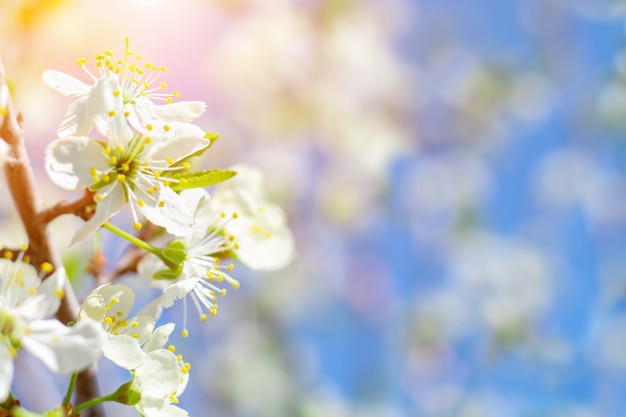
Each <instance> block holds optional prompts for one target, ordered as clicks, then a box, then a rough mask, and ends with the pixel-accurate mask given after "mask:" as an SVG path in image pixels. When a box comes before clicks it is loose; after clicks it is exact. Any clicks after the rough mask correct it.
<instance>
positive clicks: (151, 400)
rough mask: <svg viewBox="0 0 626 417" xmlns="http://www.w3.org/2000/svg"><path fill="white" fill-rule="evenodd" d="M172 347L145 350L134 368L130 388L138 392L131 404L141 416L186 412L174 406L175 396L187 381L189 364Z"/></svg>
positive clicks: (171, 416) (161, 416)
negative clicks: (140, 363) (137, 398)
mask: <svg viewBox="0 0 626 417" xmlns="http://www.w3.org/2000/svg"><path fill="white" fill-rule="evenodd" d="M180 363H181V361H180V360H179V358H178V357H177V356H176V355H175V354H174V353H173V352H171V351H169V350H166V349H158V350H153V351H151V352H148V353H147V354H146V358H145V360H144V362H143V363H142V365H141V366H139V367H138V368H137V369H135V370H134V371H133V381H132V384H131V389H133V390H135V391H138V392H139V393H140V394H141V399H140V400H139V402H138V403H137V404H135V405H134V407H135V409H136V410H137V411H138V412H139V413H140V414H141V415H142V416H144V417H184V416H188V413H187V412H186V411H185V410H183V409H182V408H179V407H177V406H176V405H174V404H176V403H177V402H178V397H179V396H180V395H181V394H182V393H183V391H184V389H185V385H186V374H187V372H188V371H189V367H188V364H186V366H185V365H183V366H182V367H181V365H180Z"/></svg>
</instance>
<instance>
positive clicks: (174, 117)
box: [42, 39, 206, 137]
mask: <svg viewBox="0 0 626 417" xmlns="http://www.w3.org/2000/svg"><path fill="white" fill-rule="evenodd" d="M125 42H126V48H125V51H124V56H123V58H122V59H121V60H119V61H115V60H114V58H113V53H112V52H110V51H105V52H104V53H103V54H96V65H97V67H98V71H97V74H93V73H92V72H91V71H90V70H89V69H88V68H87V65H86V64H87V60H86V59H85V58H81V59H79V60H78V65H80V66H81V67H82V68H83V70H84V71H85V72H86V73H87V75H89V77H90V78H91V80H92V84H86V83H84V82H82V81H80V80H78V79H76V78H74V77H72V76H71V75H68V74H65V73H62V72H59V71H51V70H49V71H46V72H44V73H43V75H42V78H43V81H44V82H45V83H46V84H48V85H49V86H50V87H52V88H53V89H55V90H56V91H58V92H60V93H61V94H63V95H66V96H70V97H74V98H75V99H76V100H75V101H73V102H72V103H71V104H70V106H69V108H68V110H67V112H66V114H65V117H64V119H63V121H62V123H61V126H60V127H59V130H58V134H59V136H61V137H66V136H75V135H78V136H81V135H86V134H89V132H90V131H91V130H92V128H95V129H96V130H97V131H98V132H100V133H101V134H103V135H105V136H107V135H109V134H110V132H111V129H112V128H114V126H115V125H116V124H118V125H126V124H128V125H130V126H132V127H133V128H135V129H136V130H138V131H143V130H145V127H146V126H147V125H149V124H151V123H155V122H156V123H157V124H158V122H165V123H169V122H174V121H177V122H186V123H189V122H191V121H193V120H195V119H196V118H198V117H199V116H200V115H202V113H204V110H205V108H206V105H205V103H203V102H200V101H181V102H175V103H174V102H173V99H172V98H178V97H179V94H178V93H177V92H175V91H174V92H172V93H167V92H166V90H167V85H166V84H165V83H164V82H157V79H158V78H159V77H160V75H161V74H162V73H164V72H165V71H166V68H165V67H162V66H157V65H154V64H152V63H151V62H147V61H144V60H143V57H141V56H140V55H136V54H134V53H133V52H132V51H130V50H129V40H128V39H125ZM158 101H161V102H163V103H165V104H161V105H157V104H156V103H155V102H158Z"/></svg>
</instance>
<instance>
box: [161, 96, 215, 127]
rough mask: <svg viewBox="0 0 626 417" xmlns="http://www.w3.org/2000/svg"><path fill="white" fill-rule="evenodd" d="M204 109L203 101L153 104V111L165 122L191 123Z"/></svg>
mask: <svg viewBox="0 0 626 417" xmlns="http://www.w3.org/2000/svg"><path fill="white" fill-rule="evenodd" d="M205 110H206V103H205V102H203V101H179V102H176V103H171V104H165V105H162V106H154V108H153V111H154V113H155V114H156V115H157V117H159V118H160V119H162V120H164V121H166V122H183V123H191V122H193V121H194V120H196V119H197V118H198V117H200V116H202V114H203V113H204V111H205Z"/></svg>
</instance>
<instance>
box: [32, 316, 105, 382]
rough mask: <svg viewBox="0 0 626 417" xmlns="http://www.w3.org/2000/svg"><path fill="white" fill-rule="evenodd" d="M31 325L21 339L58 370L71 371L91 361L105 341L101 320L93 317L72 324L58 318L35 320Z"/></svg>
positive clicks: (45, 362)
mask: <svg viewBox="0 0 626 417" xmlns="http://www.w3.org/2000/svg"><path fill="white" fill-rule="evenodd" d="M28 328H29V330H30V333H29V334H28V335H27V336H25V337H24V338H23V340H22V343H23V346H24V348H25V349H27V350H28V351H29V352H30V353H31V354H33V355H34V356H36V357H37V358H39V359H40V360H41V361H42V362H43V363H44V364H45V365H46V366H47V367H48V368H49V369H50V370H51V371H53V372H57V373H70V372H74V371H77V370H80V369H83V368H85V367H86V366H88V365H90V364H91V363H93V362H94V361H95V360H96V359H98V357H99V356H100V354H101V353H102V345H103V344H104V343H105V341H106V334H105V333H104V330H103V329H102V327H101V326H100V324H99V323H96V322H95V321H93V320H90V319H84V320H81V321H80V322H79V323H77V324H75V325H74V326H72V327H68V326H65V325H64V324H63V323H61V322H60V321H58V320H55V319H50V320H33V321H31V322H30V323H29V324H28Z"/></svg>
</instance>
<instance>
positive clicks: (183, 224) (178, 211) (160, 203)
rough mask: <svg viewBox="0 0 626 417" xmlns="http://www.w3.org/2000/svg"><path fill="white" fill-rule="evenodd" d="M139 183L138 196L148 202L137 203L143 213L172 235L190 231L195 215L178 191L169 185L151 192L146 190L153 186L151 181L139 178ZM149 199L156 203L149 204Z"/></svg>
mask: <svg viewBox="0 0 626 417" xmlns="http://www.w3.org/2000/svg"><path fill="white" fill-rule="evenodd" d="M137 184H138V186H137V187H136V189H135V192H136V195H137V198H139V199H141V200H144V201H145V202H146V204H145V205H143V206H140V205H137V209H138V210H139V212H141V214H143V215H144V216H145V217H146V218H147V219H148V220H150V221H151V222H152V223H154V224H156V225H157V226H161V227H164V228H165V230H167V232H168V233H170V234H172V235H175V236H184V235H186V234H187V233H188V232H189V229H190V228H191V227H192V226H193V216H192V214H191V212H190V211H189V209H188V208H187V207H186V206H185V204H184V203H183V201H182V200H181V198H180V196H179V195H178V194H176V192H174V191H173V190H172V189H171V188H169V187H159V188H158V190H157V192H155V193H153V194H149V193H148V192H147V191H146V190H147V189H149V188H150V187H151V186H152V184H151V183H149V182H147V181H146V182H142V181H141V180H139V181H137ZM149 201H156V203H152V204H148V203H147V202H149Z"/></svg>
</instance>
